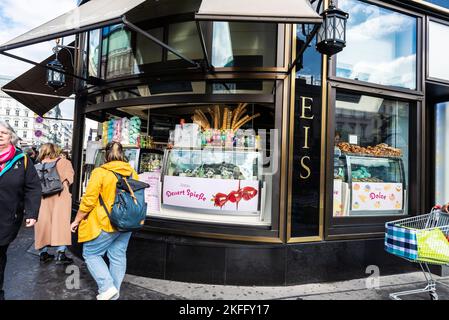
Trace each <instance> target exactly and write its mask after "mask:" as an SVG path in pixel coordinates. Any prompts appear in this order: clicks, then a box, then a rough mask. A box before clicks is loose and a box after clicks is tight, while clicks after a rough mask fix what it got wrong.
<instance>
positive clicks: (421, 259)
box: [385, 206, 449, 300]
mask: <svg viewBox="0 0 449 320" xmlns="http://www.w3.org/2000/svg"><path fill="white" fill-rule="evenodd" d="M440 209H441V207H439V206H435V207H434V208H432V211H431V212H430V213H428V214H423V215H420V216H416V217H412V218H406V219H401V220H396V221H391V222H387V223H386V224H385V250H386V251H387V252H389V253H391V254H394V255H396V256H398V257H401V258H403V259H406V260H408V261H411V262H415V263H418V264H419V266H420V267H421V270H422V271H423V273H424V277H425V278H426V281H427V285H426V286H425V287H424V288H423V289H416V290H409V291H401V292H396V293H391V294H390V298H391V299H394V300H401V299H400V298H399V297H400V296H405V295H410V294H416V293H424V292H428V293H429V295H430V299H432V300H438V294H437V292H436V281H435V280H434V279H433V278H432V273H431V272H430V269H429V265H432V264H433V265H448V264H449V241H448V239H449V214H447V213H445V212H442V211H441V210H440Z"/></svg>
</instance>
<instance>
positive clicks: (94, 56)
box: [89, 29, 100, 77]
mask: <svg viewBox="0 0 449 320" xmlns="http://www.w3.org/2000/svg"><path fill="white" fill-rule="evenodd" d="M99 59H100V29H96V30H92V31H90V33H89V75H90V76H92V77H97V76H98V63H99Z"/></svg>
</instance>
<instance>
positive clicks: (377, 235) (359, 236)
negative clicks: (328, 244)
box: [326, 232, 385, 240]
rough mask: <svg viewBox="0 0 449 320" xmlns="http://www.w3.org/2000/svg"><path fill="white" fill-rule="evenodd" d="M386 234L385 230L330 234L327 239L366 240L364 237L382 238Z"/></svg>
mask: <svg viewBox="0 0 449 320" xmlns="http://www.w3.org/2000/svg"><path fill="white" fill-rule="evenodd" d="M384 236H385V233H384V232H371V233H349V234H341V235H340V234H338V235H329V236H328V237H327V239H326V240H353V239H357V240H364V239H381V238H383V237H384Z"/></svg>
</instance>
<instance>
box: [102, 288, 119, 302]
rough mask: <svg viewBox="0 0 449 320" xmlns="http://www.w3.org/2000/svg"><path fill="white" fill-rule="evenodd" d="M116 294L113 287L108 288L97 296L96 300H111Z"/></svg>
mask: <svg viewBox="0 0 449 320" xmlns="http://www.w3.org/2000/svg"><path fill="white" fill-rule="evenodd" d="M117 294H118V290H117V289H116V288H115V287H110V288H109V289H108V290H106V291H105V292H103V293H100V294H99V295H97V300H111V299H112V298H113V297H114V296H115V295H117Z"/></svg>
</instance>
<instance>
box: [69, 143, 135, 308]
mask: <svg viewBox="0 0 449 320" xmlns="http://www.w3.org/2000/svg"><path fill="white" fill-rule="evenodd" d="M105 157H106V163H105V164H104V165H102V166H101V167H99V168H96V169H94V170H93V171H92V175H91V178H90V180H89V183H88V185H87V189H86V193H85V194H84V196H83V198H82V200H81V204H80V207H79V210H78V213H77V215H76V217H75V220H74V221H73V223H72V226H71V228H72V232H75V231H76V229H78V241H79V242H84V246H83V257H84V260H85V262H86V264H87V268H88V269H89V272H90V273H91V274H92V277H93V278H94V279H95V281H96V282H97V285H98V292H99V294H98V295H97V299H98V300H110V299H118V297H119V291H120V285H121V283H122V281H123V278H124V276H125V273H126V250H127V248H128V242H129V239H130V237H131V232H118V231H116V230H115V229H114V228H113V227H112V225H111V222H110V221H109V218H108V215H107V213H106V211H105V210H104V208H103V206H102V205H101V204H100V200H99V198H100V195H101V198H102V199H103V201H104V203H105V205H106V206H107V208H108V209H109V212H110V211H111V209H112V206H113V204H114V200H115V190H116V183H117V177H116V176H115V174H114V172H115V173H118V174H120V175H122V176H125V177H129V176H132V178H133V179H138V177H137V173H136V172H135V171H134V169H133V168H132V167H131V166H130V164H129V163H127V162H125V156H124V153H123V148H122V145H121V144H120V143H118V142H110V143H108V144H107V146H106V156H105ZM78 226H79V227H78ZM105 253H107V255H108V258H109V268H108V267H107V265H106V263H105V261H104V259H103V255H104V254H105Z"/></svg>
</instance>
